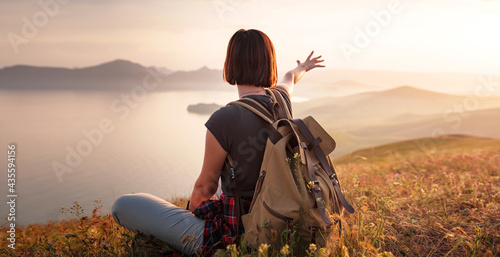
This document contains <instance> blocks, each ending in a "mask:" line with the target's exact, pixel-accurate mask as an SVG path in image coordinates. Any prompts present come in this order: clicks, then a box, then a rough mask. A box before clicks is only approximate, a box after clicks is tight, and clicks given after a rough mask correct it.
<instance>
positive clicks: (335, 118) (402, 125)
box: [294, 86, 500, 156]
mask: <svg viewBox="0 0 500 257" xmlns="http://www.w3.org/2000/svg"><path fill="white" fill-rule="evenodd" d="M294 115H295V117H305V116H308V115H311V116H313V117H315V119H316V120H318V122H320V124H322V125H323V126H324V127H325V129H327V131H329V132H330V133H331V134H332V135H333V136H334V138H335V139H336V140H337V141H338V144H337V146H338V149H337V150H336V151H335V156H340V155H342V154H346V153H349V152H352V151H353V150H357V149H360V148H364V147H371V146H375V145H380V144H386V143H391V142H397V141H401V140H407V139H413V138H422V137H434V136H437V137H440V136H442V135H450V134H465V135H476V136H482V137H492V138H500V130H499V129H498V128H499V127H500V97H498V96H496V97H484V98H480V97H476V96H462V95H451V94H444V93H438V92H432V91H428V90H422V89H418V88H414V87H411V86H401V87H397V88H393V89H389V90H383V91H372V92H365V93H359V94H353V95H349V96H343V97H325V98H320V99H316V100H313V101H308V102H304V103H295V104H294Z"/></svg>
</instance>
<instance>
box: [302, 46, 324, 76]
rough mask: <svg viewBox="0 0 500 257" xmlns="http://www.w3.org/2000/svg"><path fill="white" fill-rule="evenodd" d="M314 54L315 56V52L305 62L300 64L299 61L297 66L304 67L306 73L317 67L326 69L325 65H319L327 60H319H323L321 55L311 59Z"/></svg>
mask: <svg viewBox="0 0 500 257" xmlns="http://www.w3.org/2000/svg"><path fill="white" fill-rule="evenodd" d="M313 54H314V51H312V52H311V54H309V56H307V59H306V60H305V61H304V62H300V61H299V60H297V65H298V66H303V67H304V68H305V69H306V71H309V70H311V69H314V68H316V67H320V68H322V67H325V65H320V64H318V63H320V62H323V61H325V60H320V59H319V58H321V55H320V56H317V57H314V58H312V59H311V57H312V55H313Z"/></svg>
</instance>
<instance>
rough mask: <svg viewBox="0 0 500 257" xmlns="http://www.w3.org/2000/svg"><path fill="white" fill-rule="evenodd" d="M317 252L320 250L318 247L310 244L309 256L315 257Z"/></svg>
mask: <svg viewBox="0 0 500 257" xmlns="http://www.w3.org/2000/svg"><path fill="white" fill-rule="evenodd" d="M316 250H318V247H317V246H316V245H315V244H310V245H309V249H307V251H306V252H307V256H314V255H315V253H316Z"/></svg>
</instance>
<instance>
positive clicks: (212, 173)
mask: <svg viewBox="0 0 500 257" xmlns="http://www.w3.org/2000/svg"><path fill="white" fill-rule="evenodd" d="M226 155H227V152H226V151H225V150H224V148H222V146H221V145H220V144H219V141H217V139H216V138H215V137H214V135H213V134H212V133H211V132H210V131H209V130H208V129H207V135H206V138H205V157H204V159H203V166H202V168H201V173H200V176H199V177H198V179H197V180H196V182H195V184H194V188H193V193H192V194H191V202H190V203H189V210H190V211H193V210H194V209H196V207H198V205H200V204H201V203H202V202H203V201H205V200H208V199H210V198H211V197H212V196H213V195H214V194H215V192H216V191H217V186H218V182H219V177H220V174H221V170H222V165H224V160H225V159H226Z"/></svg>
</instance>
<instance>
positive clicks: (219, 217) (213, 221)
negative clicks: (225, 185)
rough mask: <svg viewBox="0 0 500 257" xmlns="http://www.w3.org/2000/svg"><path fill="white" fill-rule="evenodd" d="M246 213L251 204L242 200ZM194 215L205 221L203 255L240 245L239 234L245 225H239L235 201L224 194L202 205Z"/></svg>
mask: <svg viewBox="0 0 500 257" xmlns="http://www.w3.org/2000/svg"><path fill="white" fill-rule="evenodd" d="M241 201H242V203H243V207H244V209H245V212H248V209H249V208H250V203H251V202H249V201H247V200H244V199H242V200H241ZM193 214H194V215H195V216H196V217H198V218H200V219H204V220H205V229H204V231H203V247H202V253H203V254H207V255H208V254H210V255H212V254H214V253H215V251H216V250H217V249H226V247H227V246H228V245H230V244H233V243H238V239H239V237H238V236H239V234H238V226H240V232H243V224H239V221H238V218H237V217H236V212H235V199H234V198H233V197H230V196H227V195H225V194H222V195H221V196H220V198H219V199H218V200H207V201H204V202H203V203H201V204H200V206H198V207H197V208H196V209H195V210H194V211H193Z"/></svg>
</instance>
